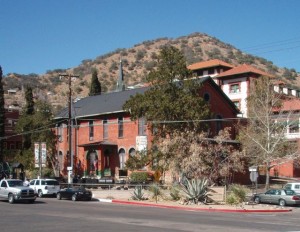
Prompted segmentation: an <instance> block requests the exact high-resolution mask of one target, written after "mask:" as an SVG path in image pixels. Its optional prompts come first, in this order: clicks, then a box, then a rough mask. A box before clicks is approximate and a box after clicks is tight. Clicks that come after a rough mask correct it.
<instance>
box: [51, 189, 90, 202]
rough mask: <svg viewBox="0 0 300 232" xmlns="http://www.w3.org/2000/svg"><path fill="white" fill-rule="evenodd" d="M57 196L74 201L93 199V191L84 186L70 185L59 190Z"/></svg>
mask: <svg viewBox="0 0 300 232" xmlns="http://www.w3.org/2000/svg"><path fill="white" fill-rule="evenodd" d="M56 198H57V199H58V200H61V199H63V198H64V199H72V201H78V200H87V201H90V200H92V192H91V191H90V190H87V189H85V188H84V187H78V186H76V187H75V186H73V187H68V188H65V189H61V190H60V191H58V192H57V194H56Z"/></svg>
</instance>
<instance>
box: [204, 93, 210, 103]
mask: <svg viewBox="0 0 300 232" xmlns="http://www.w3.org/2000/svg"><path fill="white" fill-rule="evenodd" d="M203 98H204V100H205V101H206V102H209V99H210V95H209V93H205V94H204V96H203Z"/></svg>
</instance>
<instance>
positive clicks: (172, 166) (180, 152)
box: [157, 128, 244, 184]
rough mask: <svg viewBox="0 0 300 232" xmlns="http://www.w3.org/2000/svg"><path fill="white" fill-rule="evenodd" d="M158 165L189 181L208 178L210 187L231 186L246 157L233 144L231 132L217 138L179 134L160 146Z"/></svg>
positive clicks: (225, 130)
mask: <svg viewBox="0 0 300 232" xmlns="http://www.w3.org/2000/svg"><path fill="white" fill-rule="evenodd" d="M157 146H158V150H160V151H161V152H160V153H158V155H157V156H158V157H159V158H158V160H159V162H158V165H159V166H160V167H162V168H163V169H168V170H170V171H171V173H173V174H174V175H175V176H176V175H178V173H180V174H181V175H182V174H183V175H184V176H185V177H187V178H188V179H194V178H196V179H197V178H199V177H201V178H203V177H205V178H207V179H208V180H209V181H210V183H217V184H224V183H226V184H227V183H228V180H229V179H230V176H231V175H232V174H233V173H234V172H242V171H243V170H244V169H243V168H244V156H243V153H242V152H241V151H240V150H239V147H238V146H237V144H236V143H233V142H232V140H231V135H230V129H229V128H225V129H224V130H222V131H220V132H219V134H218V135H217V136H215V137H214V138H209V135H208V133H207V132H201V133H195V132H193V131H190V132H189V133H181V132H179V133H177V134H176V136H173V137H172V139H171V138H167V139H164V140H163V141H161V142H160V143H158V145H157Z"/></svg>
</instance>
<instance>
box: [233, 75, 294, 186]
mask: <svg viewBox="0 0 300 232" xmlns="http://www.w3.org/2000/svg"><path fill="white" fill-rule="evenodd" d="M251 88H252V90H251V92H250V96H249V97H248V99H247V108H248V118H247V122H246V123H245V124H241V125H240V127H239V131H240V135H239V138H240V141H241V143H242V146H243V150H244V151H245V153H246V154H247V156H248V158H249V159H250V164H253V165H258V166H263V167H265V169H266V183H265V184H266V186H265V187H266V188H269V184H270V169H271V168H272V167H273V166H274V164H275V161H278V160H287V159H295V158H296V157H298V155H299V154H298V152H297V146H296V144H295V143H293V142H291V141H290V140H288V139H287V137H286V132H287V129H288V127H289V124H290V122H291V121H293V111H292V110H289V111H286V110H284V108H283V96H282V95H281V94H280V93H278V92H275V91H274V89H273V84H272V80H271V79H270V78H268V77H261V78H259V79H257V80H255V82H254V84H253V86H251ZM297 120H299V116H298V119H297Z"/></svg>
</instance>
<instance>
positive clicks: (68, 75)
mask: <svg viewBox="0 0 300 232" xmlns="http://www.w3.org/2000/svg"><path fill="white" fill-rule="evenodd" d="M59 76H60V77H67V78H68V87H69V101H68V134H69V140H68V142H69V155H70V159H71V162H70V166H69V167H68V183H69V184H71V183H72V179H71V175H72V171H73V152H72V110H71V107H72V88H71V87H72V85H71V84H72V78H73V77H79V76H76V75H71V74H60V75H59Z"/></svg>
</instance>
